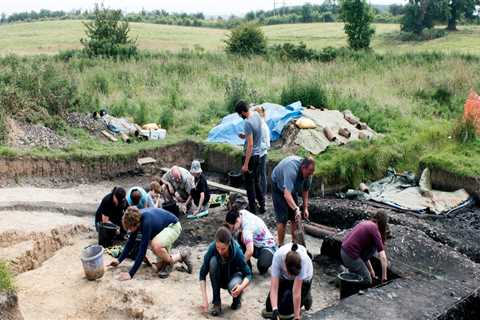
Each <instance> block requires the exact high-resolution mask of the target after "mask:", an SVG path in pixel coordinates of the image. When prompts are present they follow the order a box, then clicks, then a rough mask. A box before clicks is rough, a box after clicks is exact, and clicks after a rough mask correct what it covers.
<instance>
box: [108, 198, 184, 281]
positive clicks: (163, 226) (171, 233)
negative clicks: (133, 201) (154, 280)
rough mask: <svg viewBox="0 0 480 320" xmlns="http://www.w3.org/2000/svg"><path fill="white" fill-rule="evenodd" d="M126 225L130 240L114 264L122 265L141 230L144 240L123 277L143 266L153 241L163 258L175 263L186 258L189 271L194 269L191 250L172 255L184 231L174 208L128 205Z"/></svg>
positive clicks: (170, 263)
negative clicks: (172, 210) (140, 207)
mask: <svg viewBox="0 0 480 320" xmlns="http://www.w3.org/2000/svg"><path fill="white" fill-rule="evenodd" d="M123 226H124V227H125V229H126V230H128V231H129V232H131V233H130V237H129V238H128V241H127V244H126V245H125V247H124V248H123V252H122V254H121V255H120V257H119V258H118V260H114V261H112V263H111V264H110V265H111V266H112V267H116V266H118V265H119V264H120V263H121V262H122V261H123V260H125V258H126V257H127V256H128V254H129V253H130V251H131V250H132V248H133V246H134V244H135V241H136V239H137V234H138V233H139V232H141V233H142V242H141V244H140V248H139V250H138V253H137V256H136V258H135V263H134V264H133V266H132V268H131V269H130V271H129V272H122V273H121V274H120V278H119V280H130V279H132V278H133V276H134V275H135V273H136V272H137V271H138V268H140V265H141V264H142V261H143V259H144V258H145V255H146V253H147V249H148V246H149V245H150V247H151V249H152V251H153V253H154V254H155V255H156V256H157V257H158V258H159V259H160V260H161V262H163V263H164V264H168V265H170V266H173V265H174V264H175V263H176V262H183V263H184V264H185V265H186V267H187V271H188V273H191V272H192V264H191V261H190V253H189V252H187V251H184V252H180V253H176V254H173V255H170V251H171V248H172V245H173V243H174V242H175V241H176V240H177V239H178V237H179V236H180V233H181V232H182V227H181V225H180V222H179V221H178V218H177V217H176V216H174V215H173V214H171V213H170V212H168V211H166V210H163V209H160V208H148V209H143V210H139V209H138V208H136V207H133V206H132V207H128V209H127V211H126V212H125V215H124V216H123ZM167 276H168V275H167Z"/></svg>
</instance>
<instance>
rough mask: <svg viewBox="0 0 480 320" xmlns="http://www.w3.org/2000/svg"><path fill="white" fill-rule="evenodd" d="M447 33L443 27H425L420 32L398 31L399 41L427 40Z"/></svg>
mask: <svg viewBox="0 0 480 320" xmlns="http://www.w3.org/2000/svg"><path fill="white" fill-rule="evenodd" d="M446 35H447V32H446V31H445V30H443V29H425V30H423V31H422V32H420V33H415V32H405V31H400V34H399V36H398V38H399V39H400V41H429V40H434V39H438V38H442V37H444V36H446Z"/></svg>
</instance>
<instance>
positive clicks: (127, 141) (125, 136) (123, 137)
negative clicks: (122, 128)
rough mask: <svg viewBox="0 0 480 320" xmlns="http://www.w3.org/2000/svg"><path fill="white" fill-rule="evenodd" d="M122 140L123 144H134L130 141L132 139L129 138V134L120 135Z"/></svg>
mask: <svg viewBox="0 0 480 320" xmlns="http://www.w3.org/2000/svg"><path fill="white" fill-rule="evenodd" d="M120 138H122V140H123V142H125V143H130V142H132V140H131V139H130V137H129V136H128V135H127V134H125V133H123V132H121V133H120Z"/></svg>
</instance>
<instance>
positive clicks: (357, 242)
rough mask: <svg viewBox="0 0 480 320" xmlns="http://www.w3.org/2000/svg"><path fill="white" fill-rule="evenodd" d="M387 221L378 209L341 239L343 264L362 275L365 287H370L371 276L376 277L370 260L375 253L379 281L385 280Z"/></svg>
mask: <svg viewBox="0 0 480 320" xmlns="http://www.w3.org/2000/svg"><path fill="white" fill-rule="evenodd" d="M387 222H388V217H387V215H386V214H385V213H384V212H381V211H379V212H377V213H376V214H375V216H374V217H373V218H372V220H370V221H362V222H360V223H359V224H357V225H356V226H355V227H353V229H352V230H351V231H350V232H349V233H348V234H347V236H346V237H345V239H344V240H343V241H342V249H341V251H340V254H341V257H342V261H343V264H344V266H345V267H347V268H348V270H349V271H350V272H352V273H356V274H358V275H360V276H361V277H362V279H363V281H362V284H363V285H364V286H365V287H370V286H371V285H372V278H373V279H376V278H377V276H376V275H375V271H374V270H373V268H372V264H371V262H370V259H371V258H372V257H373V256H374V255H375V254H376V253H378V257H379V258H380V263H381V265H382V278H381V281H382V283H383V282H385V281H387V266H388V260H387V255H386V253H385V249H384V243H385V232H386V229H387Z"/></svg>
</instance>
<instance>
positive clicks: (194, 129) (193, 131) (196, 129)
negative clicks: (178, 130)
mask: <svg viewBox="0 0 480 320" xmlns="http://www.w3.org/2000/svg"><path fill="white" fill-rule="evenodd" d="M200 130H201V127H200V125H199V124H198V123H197V122H194V123H193V124H192V125H191V126H190V127H189V128H188V130H187V133H188V134H189V135H192V136H198V135H199V134H200Z"/></svg>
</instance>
